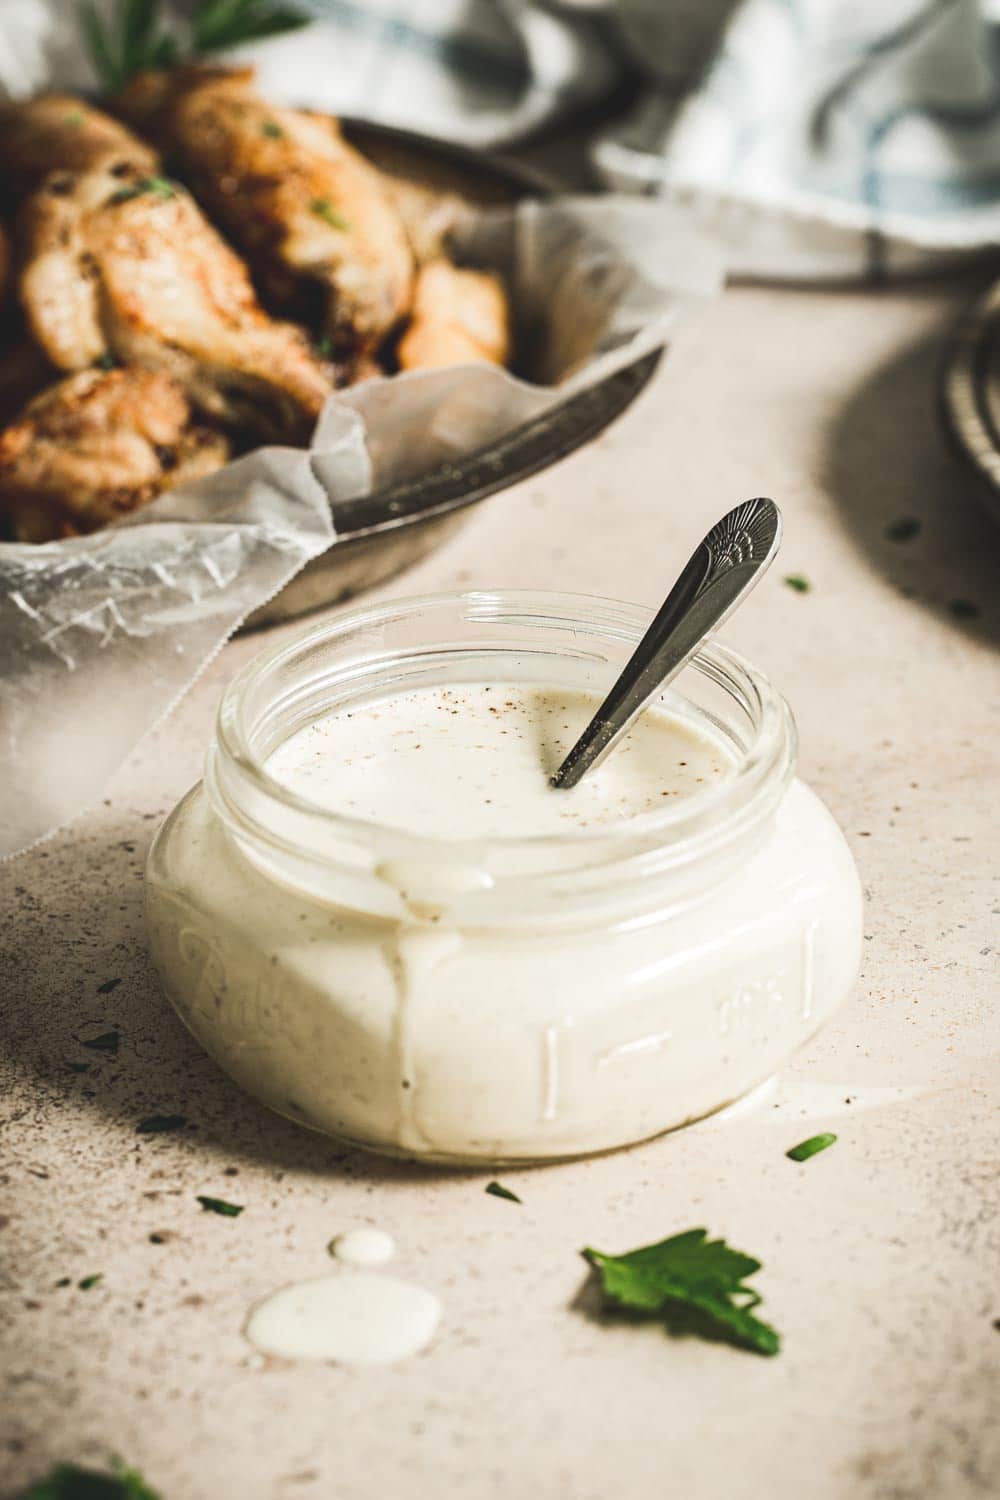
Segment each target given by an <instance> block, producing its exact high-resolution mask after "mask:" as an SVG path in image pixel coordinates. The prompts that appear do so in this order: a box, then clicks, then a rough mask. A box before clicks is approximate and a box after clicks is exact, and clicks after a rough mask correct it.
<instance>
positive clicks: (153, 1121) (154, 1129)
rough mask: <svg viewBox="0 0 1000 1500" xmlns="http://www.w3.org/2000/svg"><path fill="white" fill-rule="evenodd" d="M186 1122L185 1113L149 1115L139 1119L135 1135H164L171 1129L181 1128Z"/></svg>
mask: <svg viewBox="0 0 1000 1500" xmlns="http://www.w3.org/2000/svg"><path fill="white" fill-rule="evenodd" d="M186 1124H187V1116H186V1115H150V1116H149V1118H148V1119H145V1120H140V1121H139V1123H138V1125H137V1126H136V1127H135V1133H136V1135H166V1134H167V1133H168V1132H169V1131H171V1130H183V1129H184V1126H185V1125H186Z"/></svg>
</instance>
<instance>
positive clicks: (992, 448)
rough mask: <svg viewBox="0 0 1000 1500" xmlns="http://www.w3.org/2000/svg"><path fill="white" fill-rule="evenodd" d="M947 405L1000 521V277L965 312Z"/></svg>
mask: <svg viewBox="0 0 1000 1500" xmlns="http://www.w3.org/2000/svg"><path fill="white" fill-rule="evenodd" d="M941 411H942V414H943V417H944V423H945V427H946V429H947V431H948V433H949V436H950V437H951V439H952V442H953V443H954V445H955V447H956V448H957V450H958V452H959V454H960V456H961V457H962V458H964V459H965V461H966V462H967V463H968V464H969V465H970V466H971V467H972V469H973V470H974V472H975V473H976V474H977V475H978V477H979V480H980V484H979V486H978V491H979V494H980V498H981V499H982V500H983V501H984V503H985V504H986V505H987V507H988V508H989V509H990V510H991V511H992V513H993V515H994V517H995V518H996V519H997V520H998V521H1000V282H997V283H995V284H994V285H993V286H992V287H991V288H990V290H989V291H988V292H987V293H986V295H985V296H984V297H981V298H980V299H979V301H978V302H976V303H975V304H974V306H973V307H971V308H970V309H969V311H968V312H967V313H966V314H965V315H964V316H963V317H962V319H961V321H960V322H959V324H958V327H957V328H956V330H955V333H954V335H953V337H952V339H951V342H950V344H949V346H948V352H947V355H946V358H945V362H944V367H943V370H942V375H941Z"/></svg>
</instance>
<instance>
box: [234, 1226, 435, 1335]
mask: <svg viewBox="0 0 1000 1500" xmlns="http://www.w3.org/2000/svg"><path fill="white" fill-rule="evenodd" d="M330 1253H331V1254H332V1255H333V1256H334V1258H335V1259H336V1260H337V1261H339V1262H340V1263H341V1265H340V1268H339V1269H338V1270H336V1271H333V1272H329V1273H328V1274H327V1275H326V1276H314V1277H311V1278H310V1279H309V1280H307V1281H298V1282H295V1283H294V1284H293V1285H292V1286H286V1287H282V1288H281V1289H280V1290H279V1291H277V1292H273V1293H272V1294H271V1296H270V1297H265V1298H264V1300H263V1301H262V1302H258V1303H257V1305H256V1307H255V1308H253V1310H252V1311H251V1313H250V1317H249V1318H248V1320H247V1324H246V1336H247V1338H248V1339H249V1340H250V1342H251V1343H252V1344H253V1345H254V1346H255V1348H257V1349H259V1350H260V1352H261V1353H262V1354H275V1355H278V1356H279V1357H280V1358H282V1359H309V1360H327V1361H333V1362H335V1363H337V1364H348V1365H389V1364H395V1363H396V1362H397V1361H398V1360H401V1359H408V1358H409V1357H410V1356H411V1355H414V1354H419V1352H420V1350H421V1349H424V1348H426V1346H427V1345H428V1344H429V1343H430V1341H431V1339H432V1338H433V1337H434V1334H435V1332H436V1330H437V1326H438V1322H439V1320H440V1317H441V1303H440V1301H439V1300H438V1298H437V1297H435V1296H434V1294H433V1292H428V1291H425V1290H424V1289H423V1287H419V1286H414V1285H413V1284H412V1283H411V1282H409V1281H403V1280H401V1279H400V1278H399V1277H398V1276H391V1275H387V1274H385V1273H384V1272H380V1271H377V1270H374V1269H372V1268H373V1267H376V1266H383V1265H386V1264H387V1263H388V1262H389V1261H390V1260H391V1259H392V1256H393V1254H394V1253H395V1245H394V1244H393V1242H392V1239H391V1237H390V1236H389V1235H387V1234H385V1233H384V1232H383V1231H382V1230H380V1229H356V1230H351V1231H350V1232H349V1233H347V1234H342V1235H338V1236H337V1238H336V1239H335V1240H334V1241H333V1242H332V1243H331V1245H330Z"/></svg>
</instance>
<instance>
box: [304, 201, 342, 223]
mask: <svg viewBox="0 0 1000 1500" xmlns="http://www.w3.org/2000/svg"><path fill="white" fill-rule="evenodd" d="M309 212H310V213H311V214H315V215H316V217H317V219H322V220H323V222H324V224H329V225H331V226H332V227H333V228H334V229H350V227H351V226H350V224H348V222H347V220H346V219H345V218H344V216H343V215H342V214H338V212H337V210H336V209H335V208H334V206H333V204H332V203H331V202H330V200H329V198H314V199H313V200H312V202H311V203H310V204H309Z"/></svg>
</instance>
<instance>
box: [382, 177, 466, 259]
mask: <svg viewBox="0 0 1000 1500" xmlns="http://www.w3.org/2000/svg"><path fill="white" fill-rule="evenodd" d="M381 176H382V186H383V188H384V190H385V192H386V193H387V195H388V197H389V201H390V202H391V203H392V205H393V207H394V208H395V210H396V212H397V213H398V214H399V217H400V218H401V219H402V221H403V228H404V230H405V231H406V238H407V239H408V240H409V242H410V249H411V251H412V252H413V259H414V260H415V261H416V263H417V265H418V266H425V265H427V263H428V261H432V260H438V259H439V258H440V257H441V256H443V255H445V254H446V253H447V247H448V242H449V240H451V239H452V237H453V235H454V233H455V231H456V229H458V228H460V226H461V224H462V221H463V220H464V219H467V218H468V217H469V215H470V213H471V209H470V207H469V205H468V203H467V202H466V201H465V199H464V198H460V197H459V196H458V194H457V193H442V192H439V191H437V190H436V189H435V188H429V187H424V186H423V184H422V183H419V182H411V181H410V180H409V178H406V177H396V176H394V175H393V174H392V173H389V172H383V173H382V174H381Z"/></svg>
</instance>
